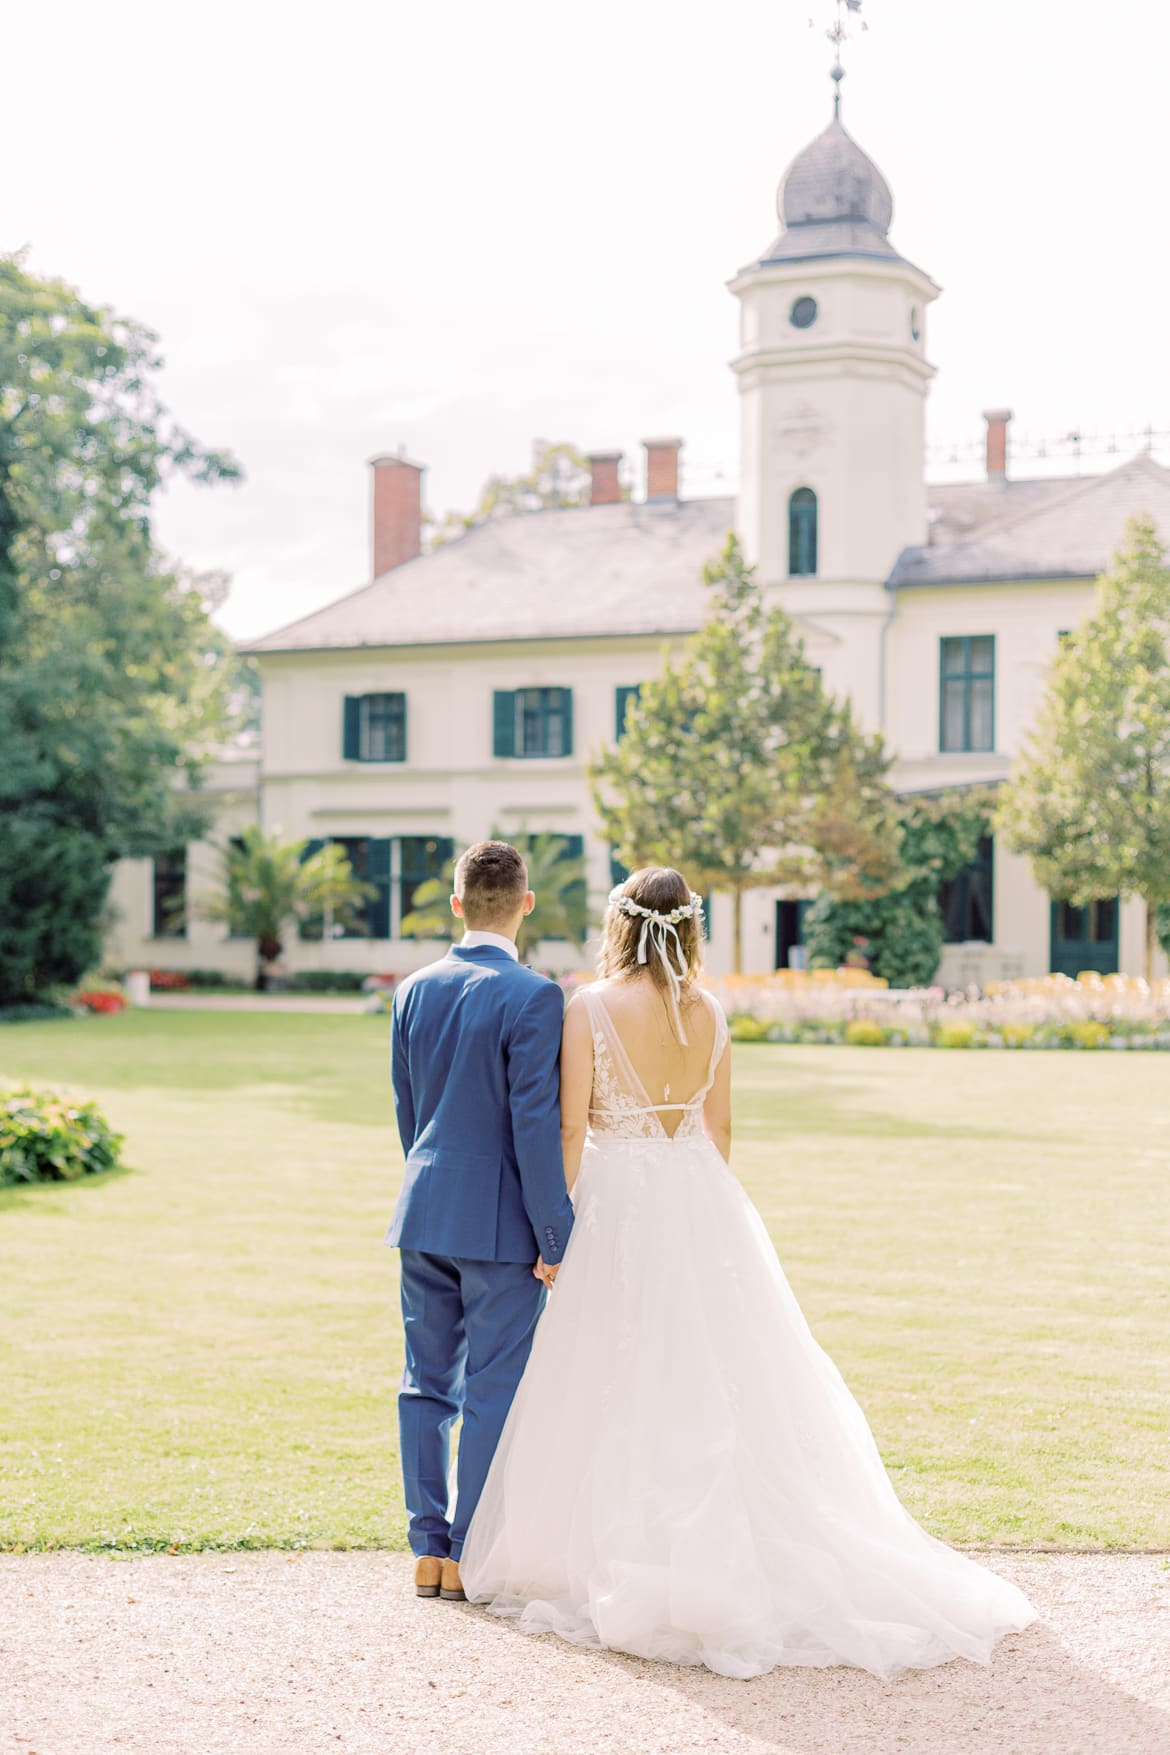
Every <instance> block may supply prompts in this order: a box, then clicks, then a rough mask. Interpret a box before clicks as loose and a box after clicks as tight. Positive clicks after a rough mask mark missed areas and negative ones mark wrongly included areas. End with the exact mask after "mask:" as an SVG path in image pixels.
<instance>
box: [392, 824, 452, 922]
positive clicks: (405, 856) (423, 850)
mask: <svg viewBox="0 0 1170 1755" xmlns="http://www.w3.org/2000/svg"><path fill="white" fill-rule="evenodd" d="M398 847H399V858H398V860H397V862H396V867H395V870H396V882H395V886H394V887H395V890H396V891H397V897H396V901H397V907H396V911H395V914H394V919H393V930H394V936H395V937H397V936H398V927H399V926H400V925H401V923H402V921H403V920H404V919H405V918H406V916H407V915H408V914H409V913H410V911H411V909H412V908H413V907H414V898H415V895H416V893H417V891H418V890H419V889H420V888H421V887H422V885H423V884H425V883H428V882H429V881H430V879H431V878H441V877H442V875H443V872H444V870H445V868H446V865H447V862H448V860H449V859H450V858H451V855H452V854H453V853H454V851H455V843H454V842H453V841H452V840H451V838H450V836H448V835H403V836H402V838H401V840H400V841H399V843H398Z"/></svg>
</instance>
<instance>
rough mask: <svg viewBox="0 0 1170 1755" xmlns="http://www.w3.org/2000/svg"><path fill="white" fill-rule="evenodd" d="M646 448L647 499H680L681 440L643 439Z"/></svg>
mask: <svg viewBox="0 0 1170 1755" xmlns="http://www.w3.org/2000/svg"><path fill="white" fill-rule="evenodd" d="M642 443H643V445H644V446H645V447H646V498H647V499H648V500H677V499H678V454H679V452H680V451H681V450H682V440H681V439H643V440H642Z"/></svg>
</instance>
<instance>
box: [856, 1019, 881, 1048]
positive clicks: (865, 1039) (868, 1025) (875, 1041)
mask: <svg viewBox="0 0 1170 1755" xmlns="http://www.w3.org/2000/svg"><path fill="white" fill-rule="evenodd" d="M889 1039H890V1036H889V1031H888V1030H887V1029H886V1027H885V1025H884V1024H879V1023H878V1022H877V1021H876V1019H874V1018H851V1019H850V1020H849V1022H848V1023H847V1024H846V1026H845V1041H846V1044H847V1045H848V1046H849V1047H850V1048H884V1047H885V1045H886V1043H887V1042H888V1041H889Z"/></svg>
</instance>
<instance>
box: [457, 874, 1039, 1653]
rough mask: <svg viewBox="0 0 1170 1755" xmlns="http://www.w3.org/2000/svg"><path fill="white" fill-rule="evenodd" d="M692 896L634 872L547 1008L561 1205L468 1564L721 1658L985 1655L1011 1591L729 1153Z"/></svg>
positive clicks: (497, 1588)
mask: <svg viewBox="0 0 1170 1755" xmlns="http://www.w3.org/2000/svg"><path fill="white" fill-rule="evenodd" d="M700 908H701V903H700V899H699V898H698V897H697V896H695V895H693V894H692V893H691V891H690V888H689V886H688V885H687V884H686V882H685V881H684V880H683V878H682V877H681V876H680V875H679V873H678V872H677V871H671V870H668V869H664V868H660V867H651V868H649V869H647V870H643V871H638V872H635V873H634V874H633V876H632V877H630V878H628V879H627V880H626V882H625V883H624V884H622V885H620V886H619V887H618V888H617V889H615V890H614V891H613V893H612V895H611V896H610V899H609V908H608V910H607V914H606V920H605V928H604V940H603V945H602V952H601V963H600V967H601V976H602V978H601V980H599V981H597V982H595V983H594V984H593V985H592V986H589V987H585V988H583V989H581V990H580V991H579V992H578V993H576V994H575V995H574V997H573V999H572V1000H571V1002H570V1004H569V1006H568V1008H567V1010H566V1014H565V1027H564V1044H563V1050H562V1059H561V1122H562V1131H563V1138H564V1151H565V1172H566V1177H567V1179H568V1182H569V1186H570V1190H571V1192H572V1195H573V1203H574V1207H575V1210H576V1222H575V1224H574V1227H573V1234H572V1237H571V1239H570V1242H569V1246H568V1250H567V1252H566V1255H565V1259H564V1262H563V1263H562V1265H561V1268H560V1271H559V1276H558V1277H557V1280H556V1289H555V1291H554V1293H553V1295H552V1297H551V1299H550V1301H549V1307H548V1309H547V1311H546V1313H545V1315H544V1316H543V1318H542V1319H541V1322H540V1324H539V1327H538V1329H537V1333H536V1340H535V1344H534V1346H533V1349H532V1355H531V1358H530V1360H529V1363H528V1368H527V1371H526V1372H525V1375H524V1377H523V1379H522V1381H521V1384H520V1388H519V1390H518V1392H517V1395H516V1399H515V1401H514V1403H513V1404H512V1410H511V1413H510V1415H509V1417H508V1421H507V1424H506V1426H505V1428H504V1432H503V1435H502V1438H501V1440H500V1445H499V1448H498V1450H497V1452H496V1455H495V1460H494V1462H493V1464H492V1468H491V1472H490V1474H489V1476H488V1479H487V1484H486V1486H485V1488H484V1491H483V1495H482V1497H481V1499H480V1501H479V1505H478V1508H477V1510H476V1512H475V1516H474V1518H473V1521H472V1524H471V1529H470V1533H469V1535H468V1539H467V1544H466V1546H465V1548H464V1550H463V1559H462V1567H461V1571H462V1577H463V1585H464V1589H465V1590H466V1592H467V1595H468V1597H469V1598H470V1599H471V1600H473V1601H475V1602H479V1603H486V1604H488V1606H489V1607H490V1608H491V1609H493V1610H494V1611H495V1612H496V1613H497V1614H501V1615H509V1616H512V1617H514V1618H516V1619H517V1621H518V1624H519V1626H520V1627H521V1628H522V1629H523V1630H524V1631H525V1632H528V1633H543V1632H547V1631H550V1630H551V1631H553V1632H555V1633H559V1634H561V1635H562V1636H563V1637H564V1638H566V1639H570V1640H574V1641H576V1642H578V1643H579V1644H582V1645H591V1646H605V1647H610V1648H612V1649H614V1650H617V1651H624V1652H630V1653H633V1654H634V1655H636V1656H638V1657H644V1658H661V1659H666V1660H668V1661H669V1662H672V1663H678V1664H706V1665H707V1667H708V1668H709V1669H711V1670H715V1671H718V1672H719V1673H720V1674H721V1675H725V1676H739V1677H747V1676H757V1675H761V1674H763V1673H764V1672H765V1671H766V1670H769V1669H771V1668H772V1667H773V1666H774V1665H776V1664H816V1665H821V1664H842V1663H843V1664H855V1665H858V1666H860V1667H862V1668H864V1669H867V1670H871V1671H873V1672H874V1673H875V1674H876V1675H879V1676H884V1677H889V1676H893V1675H896V1674H897V1673H898V1672H899V1671H900V1670H903V1669H906V1668H908V1667H919V1668H926V1667H928V1666H930V1665H933V1664H941V1663H945V1662H946V1661H947V1660H948V1659H949V1658H953V1657H965V1658H972V1659H975V1660H976V1661H978V1662H981V1663H986V1662H988V1661H989V1659H990V1655H991V1650H992V1647H993V1646H994V1645H995V1643H996V1641H997V1640H998V1639H999V1638H1000V1637H1001V1636H1002V1635H1003V1634H1005V1633H1007V1632H1009V1631H1012V1630H1015V1629H1018V1628H1022V1627H1025V1626H1026V1625H1027V1624H1028V1623H1029V1622H1030V1621H1031V1620H1032V1619H1034V1614H1035V1611H1034V1610H1033V1609H1032V1607H1031V1605H1030V1604H1029V1602H1028V1601H1027V1599H1026V1598H1025V1597H1024V1596H1023V1595H1022V1594H1021V1592H1020V1591H1019V1590H1017V1589H1016V1588H1015V1586H1014V1585H1011V1584H1008V1583H1007V1582H1005V1581H1004V1580H1003V1579H1001V1578H998V1577H996V1575H995V1574H994V1573H992V1572H989V1571H987V1570H986V1569H985V1568H983V1567H981V1566H979V1565H977V1564H976V1563H975V1562H974V1561H973V1560H969V1559H967V1558H966V1557H965V1556H964V1555H962V1554H959V1553H957V1552H955V1550H954V1549H951V1548H948V1547H946V1546H944V1544H943V1543H941V1542H939V1541H936V1540H935V1539H934V1538H933V1537H932V1536H929V1535H927V1533H926V1532H925V1531H924V1530H923V1529H922V1528H920V1526H919V1525H918V1524H917V1523H915V1522H914V1520H913V1518H912V1517H911V1516H910V1514H909V1513H908V1512H907V1511H906V1510H904V1509H903V1507H902V1505H901V1504H900V1503H899V1501H898V1498H897V1496H896V1495H895V1493H894V1489H893V1487H892V1485H891V1484H890V1480H889V1477H888V1476H887V1474H886V1472H885V1469H884V1468H883V1466H882V1461H881V1457H880V1456H879V1454H878V1450H877V1446H876V1444H875V1443H874V1440H873V1436H872V1434H871V1433H870V1430H869V1427H868V1425H867V1424H866V1420H865V1416H864V1415H863V1414H862V1412H861V1409H860V1408H859V1407H858V1405H857V1403H856V1402H855V1401H854V1399H853V1397H852V1396H851V1395H850V1393H849V1391H848V1389H847V1388H846V1386H845V1384H844V1382H843V1380H842V1378H841V1376H840V1374H839V1373H838V1371H837V1369H836V1367H835V1366H834V1365H833V1363H832V1361H831V1360H830V1359H829V1358H828V1357H827V1355H826V1354H825V1353H823V1352H822V1351H821V1349H820V1347H819V1346H818V1345H817V1343H816V1341H815V1340H814V1339H813V1337H812V1335H811V1333H810V1332H809V1328H808V1325H807V1323H806V1322H805V1320H804V1317H803V1316H802V1315H801V1312H800V1307H799V1305H798V1304H797V1302H796V1299H795V1297H794V1296H793V1294H792V1291H791V1289H790V1287H789V1285H788V1282H787V1280H786V1279H785V1277H784V1273H783V1271H782V1269H781V1267H780V1264H779V1262H778V1261H777V1259H776V1254H775V1251H774V1250H773V1247H772V1244H771V1242H770V1240H769V1238H768V1234H767V1232H766V1231H765V1229H764V1225H763V1221H762V1220H761V1219H760V1217H759V1214H758V1213H757V1212H756V1210H755V1208H754V1207H753V1205H752V1203H751V1201H750V1200H749V1199H748V1197H747V1195H746V1194H745V1193H744V1191H743V1189H742V1188H741V1187H740V1184H739V1183H738V1181H737V1180H736V1178H735V1177H734V1176H733V1175H732V1173H731V1171H730V1170H729V1169H728V1167H727V1158H728V1155H729V1152H730V1147H731V1068H730V1062H731V1055H730V1053H729V1050H728V1030H727V1023H726V1020H725V1018H724V1015H723V1011H722V1008H721V1007H720V1006H719V1004H718V1003H717V1002H716V1001H715V999H714V998H713V997H712V996H711V995H709V994H707V993H706V992H704V990H703V989H702V988H701V987H699V986H698V985H697V976H698V974H699V970H700V966H701V957H702V922H701V915H700ZM536 1271H537V1273H538V1274H540V1275H542V1277H544V1276H548V1277H549V1279H550V1283H551V1276H552V1270H549V1269H545V1268H544V1267H543V1264H541V1263H539V1262H538V1263H537V1269H536Z"/></svg>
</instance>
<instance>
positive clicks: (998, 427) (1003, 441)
mask: <svg viewBox="0 0 1170 1755" xmlns="http://www.w3.org/2000/svg"><path fill="white" fill-rule="evenodd" d="M983 418H984V420H985V421H986V422H987V479H988V481H1006V480H1007V452H1008V423H1009V422H1010V420H1011V418H1012V411H1011V409H1010V408H989V409H987V410H985V412H984V415H983Z"/></svg>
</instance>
